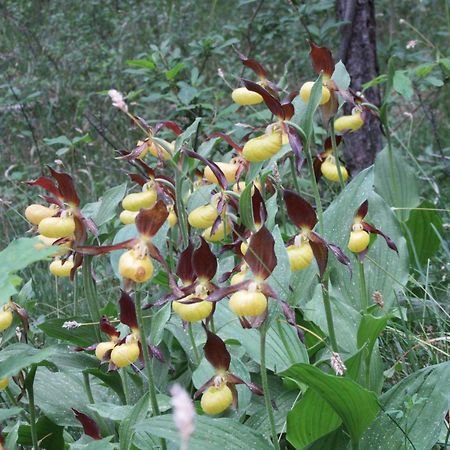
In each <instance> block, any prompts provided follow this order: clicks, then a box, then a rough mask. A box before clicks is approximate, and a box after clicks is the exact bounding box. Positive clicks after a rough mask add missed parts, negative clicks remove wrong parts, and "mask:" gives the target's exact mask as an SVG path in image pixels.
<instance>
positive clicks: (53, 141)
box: [44, 136, 72, 147]
mask: <svg viewBox="0 0 450 450" xmlns="http://www.w3.org/2000/svg"><path fill="white" fill-rule="evenodd" d="M44 142H45V143H46V144H47V145H66V146H69V147H70V146H71V145H72V141H71V140H70V139H69V138H68V137H67V136H58V137H55V138H50V139H49V138H44Z"/></svg>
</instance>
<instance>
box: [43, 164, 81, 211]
mask: <svg viewBox="0 0 450 450" xmlns="http://www.w3.org/2000/svg"><path fill="white" fill-rule="evenodd" d="M49 170H50V173H51V174H52V177H53V178H54V179H55V180H56V182H57V183H58V189H59V191H60V192H61V195H62V197H63V198H64V200H65V201H66V202H67V203H70V204H71V205H73V206H79V205H80V199H79V198H78V194H77V191H76V190H75V186H74V184H73V179H72V177H71V176H70V175H69V174H67V173H63V172H57V171H56V170H54V169H52V168H51V167H49Z"/></svg>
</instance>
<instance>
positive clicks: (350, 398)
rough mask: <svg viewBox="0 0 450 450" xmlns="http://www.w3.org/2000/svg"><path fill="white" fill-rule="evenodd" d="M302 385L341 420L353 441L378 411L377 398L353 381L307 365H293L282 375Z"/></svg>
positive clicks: (359, 435) (364, 429)
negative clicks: (315, 394)
mask: <svg viewBox="0 0 450 450" xmlns="http://www.w3.org/2000/svg"><path fill="white" fill-rule="evenodd" d="M281 375H282V376H284V377H287V378H291V379H293V380H295V381H297V382H300V383H305V384H307V385H308V386H309V388H310V389H313V390H314V391H315V392H316V393H317V394H318V395H319V396H320V397H321V398H322V399H323V400H325V401H326V402H327V403H328V405H329V406H331V408H332V409H333V410H334V412H335V413H336V414H337V415H338V416H339V417H340V418H341V420H342V422H343V424H344V426H345V428H346V429H347V431H348V433H349V434H350V436H351V438H352V440H353V441H355V442H356V441H358V439H359V438H360V437H361V436H362V434H363V433H364V431H366V429H367V428H368V427H369V425H370V424H371V423H372V421H373V419H374V418H375V416H376V415H377V412H378V410H379V406H378V401H377V397H376V395H375V394H374V393H373V392H371V391H368V390H367V389H364V388H363V387H361V386H360V385H359V384H357V383H355V382H354V381H353V380H350V379H349V378H344V377H338V376H335V375H328V374H326V373H324V372H322V371H321V370H320V369H318V368H317V367H314V366H310V365H308V364H296V365H295V366H292V367H291V368H289V369H288V370H286V371H285V372H283V373H282V374H281Z"/></svg>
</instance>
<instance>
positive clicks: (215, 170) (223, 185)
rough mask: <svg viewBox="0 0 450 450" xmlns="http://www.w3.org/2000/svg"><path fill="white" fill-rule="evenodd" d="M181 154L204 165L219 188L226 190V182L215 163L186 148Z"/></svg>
mask: <svg viewBox="0 0 450 450" xmlns="http://www.w3.org/2000/svg"><path fill="white" fill-rule="evenodd" d="M183 152H184V153H185V154H186V155H188V156H189V157H191V158H195V159H198V160H199V161H201V162H203V163H205V164H206V165H207V166H208V167H209V168H210V169H211V171H212V173H213V174H214V175H215V177H216V178H217V181H218V182H219V185H220V187H221V188H222V189H226V188H227V186H228V181H227V179H226V178H225V175H224V174H223V172H222V171H221V170H220V168H219V166H218V165H217V164H216V163H214V162H213V161H210V160H209V159H207V158H205V157H204V156H202V155H200V154H199V153H196V152H193V151H191V150H187V149H186V148H183Z"/></svg>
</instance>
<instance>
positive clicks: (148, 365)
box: [135, 287, 166, 450]
mask: <svg viewBox="0 0 450 450" xmlns="http://www.w3.org/2000/svg"><path fill="white" fill-rule="evenodd" d="M135 305H136V317H137V321H138V327H139V335H140V337H141V348H142V356H143V357H144V364H145V372H146V375H147V382H148V393H149V396H150V405H151V411H150V416H151V417H153V416H159V414H160V412H159V406H158V400H157V398H156V386H155V378H154V376H153V366H152V361H151V359H150V354H149V352H148V346H147V339H146V334H145V326H144V318H143V316H142V300H141V291H140V289H139V287H137V288H136V291H135ZM161 448H162V449H163V450H165V449H166V441H165V440H164V439H161Z"/></svg>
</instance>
